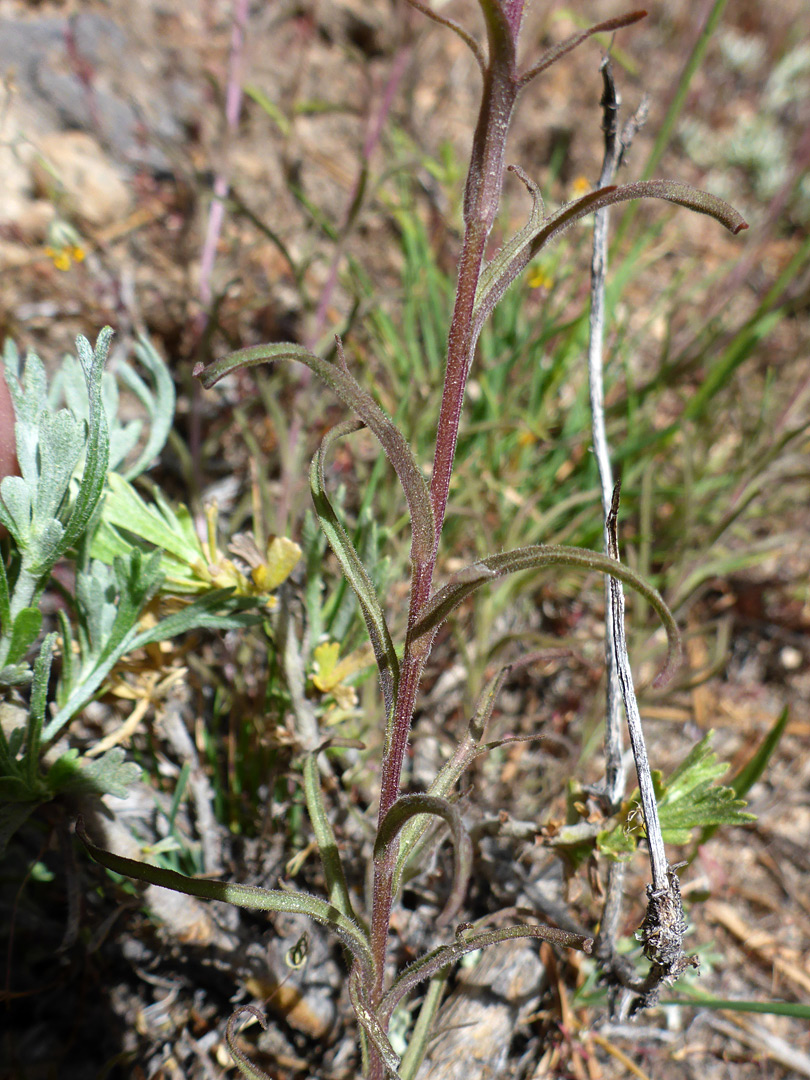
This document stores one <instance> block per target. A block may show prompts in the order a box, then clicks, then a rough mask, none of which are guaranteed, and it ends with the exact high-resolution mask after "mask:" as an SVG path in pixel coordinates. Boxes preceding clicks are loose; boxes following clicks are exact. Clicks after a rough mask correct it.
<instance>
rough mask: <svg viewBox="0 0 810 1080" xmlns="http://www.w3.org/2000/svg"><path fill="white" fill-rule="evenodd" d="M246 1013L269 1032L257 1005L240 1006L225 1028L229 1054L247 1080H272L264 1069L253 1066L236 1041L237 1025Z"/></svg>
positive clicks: (232, 1014)
mask: <svg viewBox="0 0 810 1080" xmlns="http://www.w3.org/2000/svg"><path fill="white" fill-rule="evenodd" d="M245 1013H248V1014H249V1015H250V1016H252V1017H253V1018H254V1020H258V1021H259V1023H260V1024H261V1026H262V1027H263V1028H264V1030H265V1031H266V1030H267V1021H266V1020H265V1018H264V1014H263V1013H262V1012H261V1010H260V1009H257V1008H256V1006H255V1005H240V1006H239V1008H238V1009H236V1010H235V1011H234V1012H233V1013H231V1015H230V1017H229V1018H228V1023H227V1026H226V1028H225V1042H226V1043H227V1044H228V1052H229V1053H230V1055H231V1057H232V1058H233V1060H234V1061H235V1062H236V1067H237V1069H238V1070H239V1072H240V1073H241V1074H242V1076H246V1077H247V1080H272V1078H271V1077H270V1076H269V1075H268V1074H267V1073H266V1072H265V1071H264V1069H260V1068H259V1067H258V1065H254V1064H253V1062H252V1061H251V1060H250V1058H249V1057H248V1056H247V1054H246V1053H245V1052H244V1050H243V1049H242V1048H241V1046H240V1045H239V1043H238V1042H237V1041H236V1023H237V1021H238V1020H239V1018H240V1017H241V1016H243V1015H244V1014H245Z"/></svg>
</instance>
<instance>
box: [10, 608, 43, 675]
mask: <svg viewBox="0 0 810 1080" xmlns="http://www.w3.org/2000/svg"><path fill="white" fill-rule="evenodd" d="M41 626H42V612H41V611H40V610H39V608H23V609H22V611H20V612H18V614H17V618H16V619H15V620H14V625H13V626H12V627H11V638H10V641H9V644H8V654H7V656H6V663H7V664H18V663H20V661H21V660H23V659H24V658H25V654H26V653H27V652H28V650H29V649H30V648H31V646H32V645H33V644H34V641H35V640H36V637H37V634H38V633H39V629H40V627H41Z"/></svg>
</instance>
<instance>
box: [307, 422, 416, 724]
mask: <svg viewBox="0 0 810 1080" xmlns="http://www.w3.org/2000/svg"><path fill="white" fill-rule="evenodd" d="M362 426H363V425H362V423H360V422H359V421H357V420H348V421H346V422H345V423H343V424H338V425H337V427H334V428H332V430H331V431H328V432H327V433H326V435H325V436H324V438H323V439H322V441H321V445H320V448H319V450H318V453H317V454H316V455H315V457H314V458H313V459H312V466H311V468H310V471H309V484H310V489H311V491H312V502H313V504H314V506H315V512H316V513H317V515H318V520H319V521H320V524H321V528H322V529H323V532H324V535H325V536H326V539H327V540H328V541H329V546H330V547H331V548H332V550H333V551H334V553H335V555H337V557H338V561H339V562H340V565H341V568H342V570H343V574H344V576H345V578H346V580H347V581H348V583H349V585H350V586H351V587H352V589H353V590H354V593H355V596H356V597H357V600H358V603H359V604H360V610H361V611H362V612H363V618H364V619H365V622H366V627H367V629H368V636H369V638H370V639H371V647H372V648H373V649H374V658H375V660H376V661H377V670H378V671H379V673H380V685H381V687H382V692H383V698H384V700H385V714H386V716H391V714H392V711H393V708H394V699H395V697H396V692H397V684H398V683H399V660H398V659H397V654H396V649H395V648H394V643H393V641H392V640H391V634H390V633H389V631H388V624H387V623H386V621H385V615H384V614H383V610H382V607H381V605H380V601H379V598H378V597H377V590H376V589H375V588H374V582H373V581H372V580H371V577H370V576H369V574H368V572H367V570H366V568H365V566H364V565H363V563H362V561H361V559H360V556H359V555H358V553H357V549H356V548H355V546H354V544H353V543H352V541H351V539H350V537H349V536H348V534H347V532H346V530H345V529H344V528H343V526H342V525H341V523H340V521H339V520H338V517H337V515H336V514H335V511H334V508H333V506H332V504H331V503H330V501H329V498H328V497H327V494H326V484H325V481H324V461H325V459H326V454H327V452H328V451H329V448H330V446H331V445H332V443H333V442H335V440H337V439H339V438H341V437H342V436H344V435H348V434H350V433H351V432H353V431H357V430H358V428H360V427H362Z"/></svg>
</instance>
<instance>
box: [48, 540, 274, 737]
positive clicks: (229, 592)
mask: <svg viewBox="0 0 810 1080" xmlns="http://www.w3.org/2000/svg"><path fill="white" fill-rule="evenodd" d="M158 554H159V553H158ZM252 606H253V603H252V601H251V600H249V599H244V600H242V599H238V598H234V596H233V589H215V590H214V591H213V592H210V593H208V594H207V595H205V596H202V597H200V599H199V600H195V601H194V603H193V604H188V605H187V606H186V607H184V608H182V609H181V610H180V611H176V612H175V613H174V614H173V615H169V616H167V617H166V618H165V619H161V620H160V621H159V622H158V623H156V624H155V625H154V626H153V627H151V628H150V629H148V630H143V631H141V632H140V633H138V630H137V627H135V626H133V627H131V628H130V629H129V630H128V631H127V632H126V633H125V634H124V635H123V636H122V637H121V638H120V640H117V642H116V644H115V646H114V648H109V647H108V649H105V651H104V652H103V653H102V655H101V656H100V657H99V659H98V661H97V663H96V664H95V666H94V667H93V669H92V671H90V672H88V673H86V674H85V675H83V676H82V678H81V679H80V680H79V682H78V685H77V686H76V687H75V688H74V690H73V691H72V692H71V694H70V696H69V697H68V699H67V701H66V702H65V703H64V704H63V705H62V707H61V708H60V709H59V711H58V712H57V714H56V716H54V717H53V718H52V719H51V720H50V721H49V723H48V725H47V727H46V729H45V732H44V734H43V739H44V741H45V742H50V741H51V740H52V739H54V738H56V736H57V735H58V734H59V732H60V731H61V730H62V728H63V727H64V726H65V725H66V724H67V723H69V721H70V720H71V718H72V717H73V716H75V715H76V713H77V712H78V711H79V710H80V709H83V708H84V706H85V705H86V704H87V703H88V701H90V700H91V699H92V697H93V695H94V694H95V692H96V690H98V688H99V686H101V684H102V683H103V682H104V680H105V679H106V678H107V676H108V675H109V673H110V672H111V671H112V669H113V668H114V667H115V665H116V664H117V663H118V661H119V660H120V659H121V657H122V656H124V655H125V654H126V653H129V652H134V650H135V649H142V648H144V647H145V646H146V645H152V644H154V643H156V642H159V641H168V640H169V639H170V638H173V637H177V635H178V634H183V633H186V632H187V631H189V630H202V629H210V630H236V629H239V628H242V627H246V626H253V625H254V624H255V623H257V622H260V621H261V615H259V614H254V613H253V612H250V611H244V610H242V609H244V608H249V607H252ZM223 608H224V609H225V612H224V613H221V612H223Z"/></svg>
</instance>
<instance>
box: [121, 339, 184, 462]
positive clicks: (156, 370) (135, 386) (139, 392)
mask: <svg viewBox="0 0 810 1080" xmlns="http://www.w3.org/2000/svg"><path fill="white" fill-rule="evenodd" d="M135 355H136V356H137V357H138V359H139V360H140V362H141V364H142V365H143V366H144V367H145V368H146V370H147V371H148V372H149V374H150V376H151V378H152V382H153V383H154V390H150V389H149V388H148V387H147V385H146V383H145V382H144V381H143V379H142V378H141V377H140V375H138V373H137V372H136V371H135V370H134V369H133V368H132V367H130V366H129V365H128V364H123V365H122V366H121V367H120V368H119V369H118V377H119V379H120V381H121V382H122V383H123V384H124V385H125V386H127V387H128V389H129V390H131V391H132V393H133V394H134V395H135V396H136V397H137V399H138V400H139V401H140V403H141V404H142V405H143V406H144V408H145V409H146V411H147V413H148V415H149V435H148V437H147V440H146V443H145V444H144V447H143V450H141V452H140V454H139V455H138V458H137V460H136V461H135V462H133V464H132V465H130V466H129V468H127V469H125V470H124V472H123V476H124V477H125V478H126V479H127V480H134V479H135V477H136V476H140V474H141V473H142V472H143V471H144V470H145V469H147V468H148V467H149V466H150V465H151V464H152V462H153V461H154V460H155V458H156V457H157V456H158V455H159V454H160V452H161V450H162V449H163V447H164V446H165V445H166V440H167V439H168V437H169V433H170V432H171V429H172V424H173V423H174V409H175V402H176V395H175V390H174V382H173V381H172V377H171V374H170V373H169V369H168V367H167V366H166V364H165V362H164V360H163V358H162V357H161V356H160V354H159V353H158V351H157V350H156V349H155V347H154V345H153V344H152V342H151V341H150V340H149V338H148V337H146V335H145V334H141V335H140V337H139V338H138V341H137V343H136V345H135Z"/></svg>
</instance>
